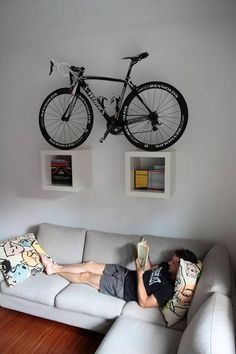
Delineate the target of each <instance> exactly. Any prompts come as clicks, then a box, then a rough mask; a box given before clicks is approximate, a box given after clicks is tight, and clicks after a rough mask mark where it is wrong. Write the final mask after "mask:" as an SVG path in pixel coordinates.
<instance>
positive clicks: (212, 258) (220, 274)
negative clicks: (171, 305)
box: [187, 244, 231, 323]
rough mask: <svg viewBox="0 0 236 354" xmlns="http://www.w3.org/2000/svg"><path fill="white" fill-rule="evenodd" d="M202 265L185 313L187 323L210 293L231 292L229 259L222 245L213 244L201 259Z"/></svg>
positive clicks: (228, 294) (225, 293) (228, 293)
mask: <svg viewBox="0 0 236 354" xmlns="http://www.w3.org/2000/svg"><path fill="white" fill-rule="evenodd" d="M202 265H203V267H202V273H201V276H200V278H199V280H198V283H197V286H196V289H195V292H194V294H193V298H192V301H191V304H190V306H189V310H188V313H187V322H188V323H189V322H190V321H191V319H192V318H193V316H194V314H195V313H196V312H197V310H198V309H199V307H200V306H201V305H202V304H203V303H204V302H205V301H206V300H207V298H208V297H209V296H210V295H211V294H212V293H214V292H216V293H220V294H224V295H227V296H230V293H231V279H230V274H231V273H230V261H229V255H228V253H227V251H226V249H225V247H224V246H222V245H220V244H217V245H214V246H213V247H212V248H211V249H210V251H209V252H208V253H207V255H206V257H205V258H204V259H203V262H202Z"/></svg>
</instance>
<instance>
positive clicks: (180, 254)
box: [168, 249, 198, 278]
mask: <svg viewBox="0 0 236 354" xmlns="http://www.w3.org/2000/svg"><path fill="white" fill-rule="evenodd" d="M180 258H182V259H183V260H184V261H188V262H191V263H194V264H196V263H197V262H198V259H197V257H196V256H195V254H194V253H193V252H192V251H190V250H188V249H177V250H175V253H174V255H173V257H172V258H171V260H170V261H169V262H168V264H169V271H170V273H171V274H172V276H173V277H174V278H175V277H176V274H177V272H178V269H179V263H180Z"/></svg>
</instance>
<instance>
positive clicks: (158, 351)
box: [95, 316, 190, 354]
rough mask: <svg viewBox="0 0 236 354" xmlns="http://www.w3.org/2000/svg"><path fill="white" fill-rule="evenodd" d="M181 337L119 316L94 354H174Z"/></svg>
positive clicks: (166, 330) (169, 331)
mask: <svg viewBox="0 0 236 354" xmlns="http://www.w3.org/2000/svg"><path fill="white" fill-rule="evenodd" d="M181 335H182V332H179V331H175V330H173V329H168V328H164V327H158V326H155V325H153V324H151V323H146V322H144V321H139V320H136V319H133V318H129V317H124V316H121V317H119V318H118V319H117V320H116V322H115V323H114V324H113V326H112V327H111V329H110V330H109V332H108V334H107V335H106V337H105V338H104V339H103V341H102V343H101V344H100V346H99V348H98V349H97V351H96V353H95V354H111V353H112V354H174V353H176V352H177V349H178V346H179V342H180V338H181ZM189 353H190V352H189ZM189 353H188V354H189Z"/></svg>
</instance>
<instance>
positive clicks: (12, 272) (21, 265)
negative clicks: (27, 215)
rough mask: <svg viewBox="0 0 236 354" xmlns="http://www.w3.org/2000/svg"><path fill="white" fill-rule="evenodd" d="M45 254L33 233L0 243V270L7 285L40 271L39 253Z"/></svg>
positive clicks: (41, 269) (14, 283)
mask: <svg viewBox="0 0 236 354" xmlns="http://www.w3.org/2000/svg"><path fill="white" fill-rule="evenodd" d="M41 254H46V253H45V251H44V250H43V249H42V247H41V246H40V244H39V243H38V241H37V240H36V238H35V236H34V234H32V233H30V234H27V235H24V236H17V237H14V238H11V239H9V240H7V241H5V242H1V243H0V270H1V271H2V273H3V275H4V278H5V280H6V282H7V284H8V285H9V286H15V285H16V284H17V283H20V282H21V281H23V280H25V279H27V278H28V277H29V276H31V275H35V274H36V273H39V272H42V271H43V270H44V267H43V265H42V263H41V260H40V255H41Z"/></svg>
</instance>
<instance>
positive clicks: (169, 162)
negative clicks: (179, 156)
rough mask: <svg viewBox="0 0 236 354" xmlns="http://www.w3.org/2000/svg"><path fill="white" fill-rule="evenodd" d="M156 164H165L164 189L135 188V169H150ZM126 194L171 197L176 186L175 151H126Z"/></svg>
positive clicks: (131, 195)
mask: <svg viewBox="0 0 236 354" xmlns="http://www.w3.org/2000/svg"><path fill="white" fill-rule="evenodd" d="M155 165H163V166H164V190H163V191H162V190H157V189H155V190H154V189H135V185H134V183H135V182H134V173H135V170H150V169H153V168H154V166H155ZM125 184H126V195H128V196H130V197H146V198H162V199H169V198H170V196H171V194H172V193H173V192H174V189H175V188H174V186H175V151H174V150H173V151H160V152H158V151H157V152H152V151H150V152H148V151H147V152H146V151H141V152H140V151H131V152H126V153H125Z"/></svg>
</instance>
